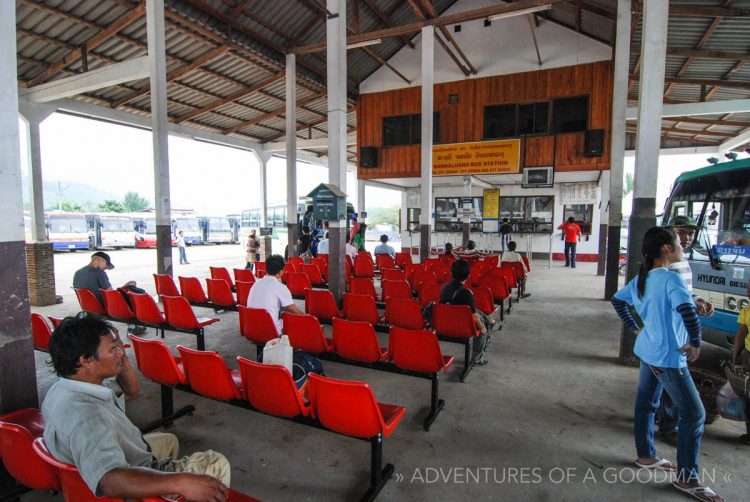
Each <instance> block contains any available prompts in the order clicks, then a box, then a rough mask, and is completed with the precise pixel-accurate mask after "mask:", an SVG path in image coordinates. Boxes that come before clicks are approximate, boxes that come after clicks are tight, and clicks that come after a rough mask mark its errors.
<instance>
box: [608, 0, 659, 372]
mask: <svg viewBox="0 0 750 502" xmlns="http://www.w3.org/2000/svg"><path fill="white" fill-rule="evenodd" d="M668 18H669V1H668V0H649V1H648V2H645V3H644V9H643V43H642V45H641V61H642V62H643V63H642V66H641V67H642V68H643V73H642V76H641V81H640V85H639V92H640V95H639V97H638V117H639V118H638V132H637V136H636V145H637V146H636V153H635V183H634V189H633V212H632V214H631V215H630V228H629V230H628V279H630V278H632V277H634V276H635V275H636V273H637V271H638V269H639V268H640V266H641V262H642V261H643V258H642V256H641V247H642V245H643V234H644V233H645V232H646V230H648V229H649V228H650V227H652V226H654V225H655V224H656V182H657V178H658V169H659V148H660V145H661V111H662V95H663V91H664V65H665V62H666V55H667V21H668ZM634 344H635V335H634V334H633V333H631V332H630V331H623V335H622V338H621V342H620V361H621V362H624V363H626V364H635V363H636V357H635V355H634V354H633V345H634Z"/></svg>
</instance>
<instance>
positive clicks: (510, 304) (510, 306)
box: [508, 291, 513, 314]
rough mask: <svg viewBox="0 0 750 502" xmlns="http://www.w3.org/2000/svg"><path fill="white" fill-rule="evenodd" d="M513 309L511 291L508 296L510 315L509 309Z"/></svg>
mask: <svg viewBox="0 0 750 502" xmlns="http://www.w3.org/2000/svg"><path fill="white" fill-rule="evenodd" d="M512 307H513V291H511V292H510V295H509V296H508V313H509V314H510V309H511V308H512Z"/></svg>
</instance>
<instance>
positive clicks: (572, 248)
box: [557, 216, 581, 268]
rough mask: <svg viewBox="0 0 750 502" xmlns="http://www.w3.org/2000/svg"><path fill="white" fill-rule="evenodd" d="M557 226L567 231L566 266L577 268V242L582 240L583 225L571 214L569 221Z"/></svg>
mask: <svg viewBox="0 0 750 502" xmlns="http://www.w3.org/2000/svg"><path fill="white" fill-rule="evenodd" d="M557 228H558V230H562V231H563V232H564V233H565V266H566V267H571V268H576V244H577V243H579V242H581V227H579V226H578V224H577V223H576V219H575V218H573V217H572V216H571V217H570V218H568V222H567V223H563V224H562V225H560V226H559V227H557Z"/></svg>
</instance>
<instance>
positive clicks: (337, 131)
mask: <svg viewBox="0 0 750 502" xmlns="http://www.w3.org/2000/svg"><path fill="white" fill-rule="evenodd" d="M326 8H327V9H328V12H330V13H331V15H329V16H328V20H327V21H326V41H327V43H326V46H327V49H326V68H327V69H326V71H327V84H328V182H329V183H330V184H331V185H335V186H337V187H338V188H339V189H340V190H341V191H342V192H346V88H347V86H346V73H347V70H346V1H345V0H327V1H326ZM360 210H361V208H360ZM328 235H329V242H330V247H329V256H328V288H329V289H330V290H331V292H332V293H333V296H335V297H336V299H337V300H340V299H341V296H342V295H343V294H344V292H345V291H346V277H345V272H346V265H345V261H344V260H345V259H346V258H345V244H346V215H345V214H343V215H339V219H338V220H337V221H329V222H328Z"/></svg>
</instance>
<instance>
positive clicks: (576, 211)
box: [563, 204, 594, 235]
mask: <svg viewBox="0 0 750 502" xmlns="http://www.w3.org/2000/svg"><path fill="white" fill-rule="evenodd" d="M593 215H594V205H593V204H571V205H569V206H565V207H564V214H563V221H568V218H570V217H571V216H572V217H573V218H574V219H575V222H576V223H578V226H579V227H581V234H583V235H591V221H592V218H593Z"/></svg>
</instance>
